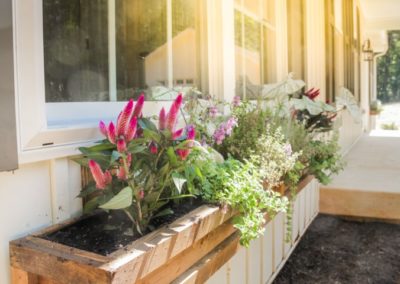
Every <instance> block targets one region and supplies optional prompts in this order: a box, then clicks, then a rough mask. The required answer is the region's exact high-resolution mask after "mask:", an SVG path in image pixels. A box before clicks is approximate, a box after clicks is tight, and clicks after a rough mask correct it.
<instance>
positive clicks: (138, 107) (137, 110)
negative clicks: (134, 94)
mask: <svg viewBox="0 0 400 284" xmlns="http://www.w3.org/2000/svg"><path fill="white" fill-rule="evenodd" d="M143 104H144V94H143V93H142V94H141V95H140V96H139V98H138V99H137V101H136V106H135V109H134V110H133V114H132V115H133V116H137V117H140V116H141V115H142V109H143Z"/></svg>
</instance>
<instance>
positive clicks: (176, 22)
mask: <svg viewBox="0 0 400 284" xmlns="http://www.w3.org/2000/svg"><path fill="white" fill-rule="evenodd" d="M202 2H203V1H200V0H171V1H167V0H85V1H82V0H69V1H66V0H64V1H60V0H57V1H56V0H43V22H44V25H43V27H44V31H43V33H44V54H45V56H44V57H45V58H44V59H45V80H46V102H80V101H109V100H115V94H116V99H117V100H118V101H124V100H127V99H129V98H137V97H138V96H139V94H140V93H142V92H144V93H145V94H146V99H147V100H152V99H157V100H164V99H174V98H175V97H176V95H177V93H176V92H172V93H171V92H170V90H169V89H168V88H170V87H174V88H175V87H178V89H180V90H183V91H185V89H188V88H192V87H198V88H199V89H202V86H201V84H202V83H203V84H204V85H205V82H202V81H201V77H202V76H201V72H205V71H204V70H205V69H206V68H201V67H202V66H201V65H200V62H203V63H202V64H205V63H204V62H206V60H205V58H206V54H207V51H206V48H207V41H206V39H205V38H206V36H207V35H206V33H205V32H204V31H205V28H204V27H203V26H204V25H206V22H205V21H202V19H201V14H202V13H201V11H202V9H203V8H204V7H202V5H204V4H202ZM167 4H170V5H171V7H170V9H169V8H168V7H167ZM114 10H115V13H114ZM168 11H170V15H167V13H168ZM168 19H170V20H168ZM200 23H202V25H203V26H200ZM169 36H170V37H171V38H170V39H169V40H170V41H168V37H169ZM202 70H203V71H202ZM110 72H112V73H111V74H110ZM203 76H204V77H206V73H205V74H203ZM114 79H115V80H114ZM109 80H111V81H110V82H111V83H110V82H109ZM203 81H204V80H203ZM114 84H115V85H114ZM109 89H111V92H112V93H111V95H110V94H109ZM166 92H167V93H169V94H168V95H167V96H165V95H162V94H164V93H166ZM160 94H161V95H160Z"/></svg>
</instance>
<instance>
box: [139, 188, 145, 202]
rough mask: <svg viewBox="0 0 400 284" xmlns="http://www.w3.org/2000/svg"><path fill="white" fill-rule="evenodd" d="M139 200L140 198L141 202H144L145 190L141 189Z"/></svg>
mask: <svg viewBox="0 0 400 284" xmlns="http://www.w3.org/2000/svg"><path fill="white" fill-rule="evenodd" d="M138 198H139V200H142V199H143V198H144V190H143V189H141V190H140V191H139V194H138Z"/></svg>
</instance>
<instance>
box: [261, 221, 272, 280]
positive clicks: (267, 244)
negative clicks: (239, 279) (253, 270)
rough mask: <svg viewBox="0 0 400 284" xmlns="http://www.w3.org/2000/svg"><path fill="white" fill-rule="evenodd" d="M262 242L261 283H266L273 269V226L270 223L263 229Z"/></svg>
mask: <svg viewBox="0 0 400 284" xmlns="http://www.w3.org/2000/svg"><path fill="white" fill-rule="evenodd" d="M262 241H263V246H262V248H263V250H262V260H263V261H262V263H263V269H262V272H263V278H262V280H263V283H266V282H267V280H268V279H269V278H270V277H271V275H272V273H273V269H274V265H273V259H272V258H273V249H274V246H273V226H272V222H270V223H268V225H267V226H266V228H265V233H264V236H263V237H262Z"/></svg>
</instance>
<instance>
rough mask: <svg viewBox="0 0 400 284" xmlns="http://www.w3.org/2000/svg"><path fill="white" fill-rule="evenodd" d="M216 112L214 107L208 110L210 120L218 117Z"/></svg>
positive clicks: (216, 109)
mask: <svg viewBox="0 0 400 284" xmlns="http://www.w3.org/2000/svg"><path fill="white" fill-rule="evenodd" d="M218 112H219V111H218V108H217V107H216V106H211V107H209V108H208V115H209V116H210V117H211V118H216V117H217V115H218Z"/></svg>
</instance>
